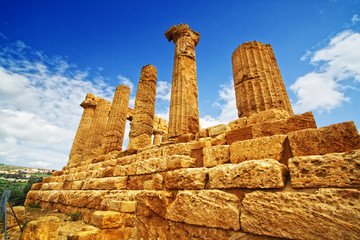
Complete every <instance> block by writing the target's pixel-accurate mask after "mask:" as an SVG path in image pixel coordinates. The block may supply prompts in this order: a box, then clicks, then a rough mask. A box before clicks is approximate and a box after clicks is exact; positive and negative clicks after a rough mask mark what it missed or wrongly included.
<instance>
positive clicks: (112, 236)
mask: <svg viewBox="0 0 360 240" xmlns="http://www.w3.org/2000/svg"><path fill="white" fill-rule="evenodd" d="M100 234H101V236H102V239H104V240H105V239H106V240H119V239H137V238H135V237H134V236H135V228H133V227H122V228H111V229H101V230H100Z"/></svg>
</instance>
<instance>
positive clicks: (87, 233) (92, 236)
mask: <svg viewBox="0 0 360 240" xmlns="http://www.w3.org/2000/svg"><path fill="white" fill-rule="evenodd" d="M101 239H102V235H101V233H100V230H99V229H98V228H95V227H94V229H82V230H81V231H80V232H78V233H75V234H72V235H70V236H68V240H101Z"/></svg>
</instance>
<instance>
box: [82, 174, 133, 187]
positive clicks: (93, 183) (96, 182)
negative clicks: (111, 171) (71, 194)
mask: <svg viewBox="0 0 360 240" xmlns="http://www.w3.org/2000/svg"><path fill="white" fill-rule="evenodd" d="M127 179H128V178H127V177H109V178H93V179H88V180H86V181H85V183H84V185H83V187H82V189H93V190H113V189H126V184H127Z"/></svg>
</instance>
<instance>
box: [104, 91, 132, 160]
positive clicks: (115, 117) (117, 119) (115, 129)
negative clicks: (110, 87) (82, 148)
mask: <svg viewBox="0 0 360 240" xmlns="http://www.w3.org/2000/svg"><path fill="white" fill-rule="evenodd" d="M129 97H130V88H129V87H128V86H124V85H120V86H118V87H117V88H116V90H115V94H114V99H113V102H112V104H111V108H110V113H109V120H108V122H107V125H106V132H105V135H104V137H103V140H102V145H101V148H102V152H103V154H107V153H109V152H111V151H115V150H118V151H121V150H122V144H123V140H124V135H125V126H126V118H127V115H128V112H127V111H128V105H129Z"/></svg>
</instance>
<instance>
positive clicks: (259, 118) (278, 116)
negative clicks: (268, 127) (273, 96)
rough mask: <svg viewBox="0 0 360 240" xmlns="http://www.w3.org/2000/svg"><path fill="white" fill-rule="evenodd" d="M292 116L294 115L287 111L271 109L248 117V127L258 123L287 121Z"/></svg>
mask: <svg viewBox="0 0 360 240" xmlns="http://www.w3.org/2000/svg"><path fill="white" fill-rule="evenodd" d="M291 116H292V113H290V112H288V111H286V110H279V109H269V110H266V111H262V112H258V113H255V114H251V115H250V116H249V117H247V119H246V124H247V126H250V125H254V124H258V123H264V122H269V121H276V120H282V119H287V118H289V117H291Z"/></svg>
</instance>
